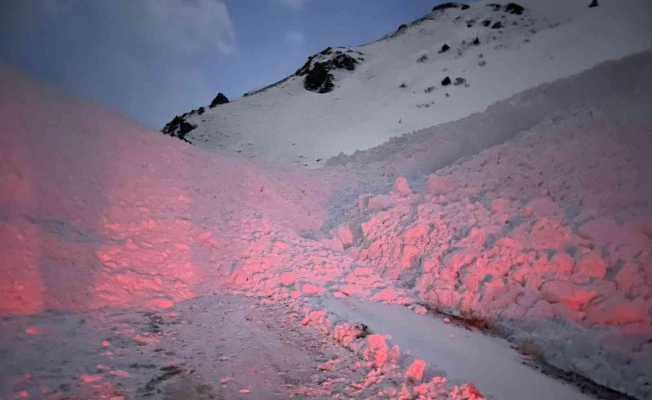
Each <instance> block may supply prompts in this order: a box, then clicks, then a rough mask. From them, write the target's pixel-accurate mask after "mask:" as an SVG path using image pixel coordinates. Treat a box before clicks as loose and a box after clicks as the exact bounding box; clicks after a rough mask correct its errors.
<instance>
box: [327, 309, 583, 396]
mask: <svg viewBox="0 0 652 400" xmlns="http://www.w3.org/2000/svg"><path fill="white" fill-rule="evenodd" d="M323 304H324V306H325V308H326V309H327V310H329V311H330V312H332V313H333V314H335V315H336V316H337V317H339V318H341V319H343V320H348V321H361V322H363V323H364V324H365V325H367V326H368V327H369V329H370V331H371V332H378V333H382V334H384V335H389V337H390V338H391V342H392V344H395V345H398V346H399V347H400V349H401V353H403V354H406V355H412V356H413V357H417V358H419V359H423V360H424V361H425V362H426V364H427V366H428V369H427V374H426V376H429V375H430V376H433V375H434V376H444V377H446V378H448V379H449V381H451V382H452V383H460V382H473V383H474V384H475V385H476V386H477V388H478V389H479V390H480V391H481V392H482V394H483V395H485V396H486V397H487V398H488V399H530V400H548V399H551V398H554V399H557V400H580V399H583V400H588V399H591V398H592V397H590V396H587V395H584V394H582V393H581V392H580V391H579V390H578V389H577V388H575V387H573V386H570V385H568V384H565V383H563V382H560V381H558V380H555V379H553V378H551V377H548V376H546V375H543V374H541V373H540V372H539V371H536V370H535V369H533V368H530V367H528V366H526V365H525V364H524V362H523V358H522V357H521V356H520V355H519V354H518V353H516V352H515V351H514V350H513V349H512V348H511V347H510V345H509V343H508V342H506V341H505V340H502V339H498V338H494V337H491V336H487V335H484V334H482V333H480V332H477V331H471V330H468V329H465V328H462V327H460V326H456V325H452V324H450V323H445V322H444V321H443V320H441V319H438V318H432V317H431V316H419V315H417V314H416V313H414V312H413V311H411V310H409V309H407V308H405V307H403V306H399V305H391V304H383V303H371V302H366V301H361V300H357V299H352V298H347V299H335V298H324V299H323Z"/></svg>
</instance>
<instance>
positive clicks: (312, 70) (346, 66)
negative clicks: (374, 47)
mask: <svg viewBox="0 0 652 400" xmlns="http://www.w3.org/2000/svg"><path fill="white" fill-rule="evenodd" d="M362 61H364V57H363V54H362V53H361V52H359V51H357V50H353V49H349V48H344V47H338V48H335V49H333V48H331V47H328V48H327V49H325V50H323V51H322V52H320V53H318V54H315V55H313V56H310V57H309V58H308V61H306V63H305V64H304V65H303V66H302V67H301V68H299V69H298V70H297V72H296V73H295V75H296V76H300V77H305V78H304V88H305V89H306V90H309V91H311V92H317V93H328V92H331V91H332V90H333V89H334V88H335V79H336V78H335V76H334V75H333V72H335V71H337V70H346V71H354V70H355V68H356V65H358V64H359V63H361V62H362Z"/></svg>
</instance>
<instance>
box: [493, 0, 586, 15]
mask: <svg viewBox="0 0 652 400" xmlns="http://www.w3.org/2000/svg"><path fill="white" fill-rule="evenodd" d="M594 1H597V0H594ZM523 11H525V7H523V6H522V5H520V4H516V3H509V4H507V5H506V6H505V12H507V13H510V14H514V15H521V14H523Z"/></svg>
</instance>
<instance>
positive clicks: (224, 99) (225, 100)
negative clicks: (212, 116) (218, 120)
mask: <svg viewBox="0 0 652 400" xmlns="http://www.w3.org/2000/svg"><path fill="white" fill-rule="evenodd" d="M228 102H229V99H228V98H227V97H226V96H225V95H224V94H223V93H222V92H220V93H218V94H217V96H215V98H214V99H213V101H211V105H210V106H209V108H215V107H217V106H219V105H220V104H226V103H228Z"/></svg>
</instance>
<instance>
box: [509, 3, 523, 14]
mask: <svg viewBox="0 0 652 400" xmlns="http://www.w3.org/2000/svg"><path fill="white" fill-rule="evenodd" d="M523 11H525V7H523V6H522V5H520V4H516V3H509V4H507V5H506V6H505V12H507V13H510V14H514V15H521V14H523Z"/></svg>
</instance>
